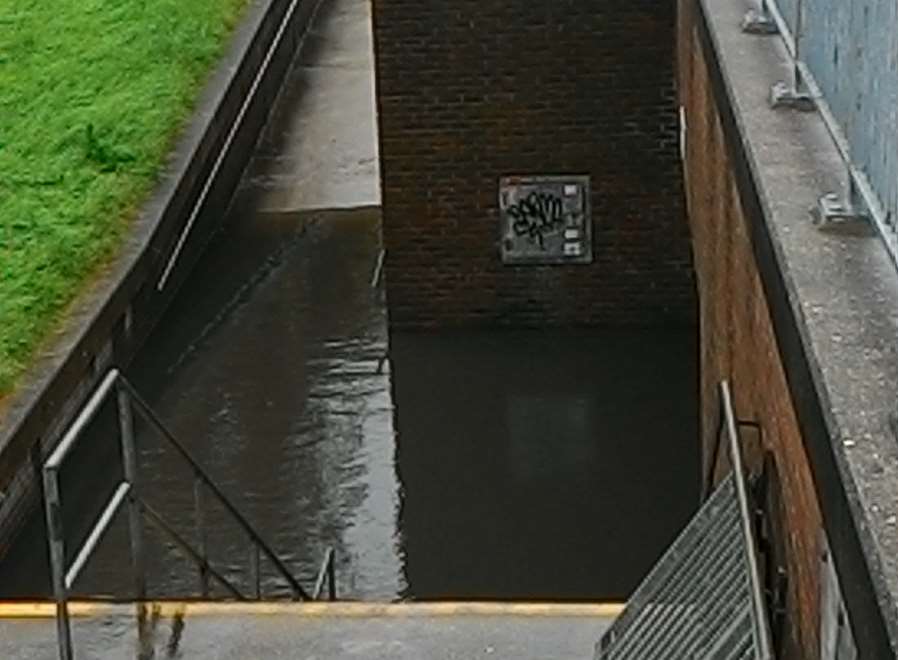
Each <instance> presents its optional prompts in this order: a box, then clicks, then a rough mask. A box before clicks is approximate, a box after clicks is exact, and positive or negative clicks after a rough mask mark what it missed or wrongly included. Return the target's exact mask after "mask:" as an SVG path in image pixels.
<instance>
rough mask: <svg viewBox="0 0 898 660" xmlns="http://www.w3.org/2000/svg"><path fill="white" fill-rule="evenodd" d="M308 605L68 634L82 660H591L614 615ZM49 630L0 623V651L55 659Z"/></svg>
mask: <svg viewBox="0 0 898 660" xmlns="http://www.w3.org/2000/svg"><path fill="white" fill-rule="evenodd" d="M312 608H313V609H311V610H310V609H309V608H308V607H307V606H300V607H298V608H294V609H290V610H284V611H278V612H263V613H261V614H255V615H254V614H252V612H251V610H247V611H244V612H241V613H228V612H202V613H199V614H194V613H193V611H192V610H193V609H196V608H191V606H188V607H187V608H186V613H185V614H184V615H183V616H181V617H180V623H176V620H178V619H176V618H175V616H173V614H172V613H171V612H162V613H161V615H160V616H159V617H158V618H157V619H156V620H155V623H154V625H150V626H147V633H146V634H145V635H144V636H143V642H141V641H140V637H139V636H138V634H137V624H136V619H135V617H134V616H133V614H132V613H130V612H128V611H127V610H126V608H119V610H121V611H117V612H114V613H107V614H103V615H94V616H91V617H89V618H79V619H75V620H74V623H73V626H72V631H73V639H74V643H75V648H76V649H77V652H78V658H79V659H83V660H121V659H122V658H128V657H131V658H133V657H139V656H138V653H139V652H140V651H141V650H142V651H143V652H144V655H143V656H142V657H144V658H151V657H156V658H174V657H177V658H192V659H194V660H213V659H214V660H226V659H228V660H231V659H233V660H246V659H247V658H295V659H297V660H323V659H325V658H327V659H334V660H342V659H347V660H348V659H351V658H364V659H365V660H421V659H422V658H428V659H430V660H462V659H464V660H469V659H471V658H490V659H491V660H549V659H552V658H557V659H558V660H571V659H574V658H580V659H582V660H588V659H589V658H591V657H592V655H593V648H594V646H595V643H596V640H598V639H599V637H600V636H601V635H602V633H603V632H604V631H605V630H606V629H607V627H608V625H609V624H610V621H611V619H610V618H609V617H608V616H605V615H603V614H602V612H601V611H599V610H596V609H594V608H593V609H583V610H580V611H577V610H573V609H572V608H558V609H557V611H553V609H549V608H544V607H540V608H538V610H531V609H530V608H526V609H522V608H519V609H511V610H509V611H501V610H500V609H498V608H490V607H488V608H482V607H476V606H475V607H472V608H467V607H459V608H456V610H457V611H455V612H450V611H448V610H445V608H439V610H435V609H434V608H431V607H427V606H414V605H412V606H408V605H401V606H389V607H378V608H376V609H372V608H367V607H366V608H362V609H359V608H357V607H350V608H346V607H338V608H337V609H335V610H334V609H331V608H317V607H315V606H312ZM166 609H167V610H171V609H172V608H170V607H169V608H166ZM10 626H15V638H16V639H17V641H22V642H26V644H23V645H22V646H26V645H27V649H23V648H22V647H21V646H19V645H16V644H11V643H10V641H11V639H12V637H13V636H12V635H5V634H4V632H6V631H7V630H9V629H10ZM54 633H55V631H54V625H53V622H52V620H20V621H15V622H12V621H3V620H0V657H4V658H16V660H46V659H47V658H52V657H55V655H56V642H55V634H54ZM151 650H152V652H153V653H154V655H150V651H151Z"/></svg>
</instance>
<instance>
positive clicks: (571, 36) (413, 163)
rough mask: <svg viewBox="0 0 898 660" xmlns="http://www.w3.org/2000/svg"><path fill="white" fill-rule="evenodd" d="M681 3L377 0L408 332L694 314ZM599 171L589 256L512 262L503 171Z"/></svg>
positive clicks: (392, 300)
mask: <svg viewBox="0 0 898 660" xmlns="http://www.w3.org/2000/svg"><path fill="white" fill-rule="evenodd" d="M675 5H676V3H675V2H674V1H673V0H669V1H667V2H664V1H660V0H593V1H590V2H587V1H585V0H576V1H575V0H552V1H551V2H546V1H537V0H428V1H426V2H422V1H421V0H373V11H374V29H375V40H376V49H377V75H378V105H379V122H380V140H381V144H380V146H381V165H382V177H383V180H382V184H383V185H382V190H383V205H384V242H385V247H386V249H387V255H388V256H387V261H386V271H385V275H386V282H387V291H388V300H389V306H390V314H391V321H392V323H393V325H394V326H398V327H426V326H439V325H463V324H507V325H543V324H555V325H565V324H604V323H634V324H635V323H639V324H651V323H669V322H689V323H691V322H692V321H693V314H694V292H693V283H692V274H691V273H692V271H691V263H690V252H689V238H688V231H687V226H686V222H685V219H684V214H683V204H682V183H681V172H680V166H679V157H678V121H677V110H676V104H675V93H674V83H673V80H674V59H675V47H674V33H675V13H676V12H675ZM527 174H589V175H591V177H592V207H593V223H594V249H595V263H593V264H592V265H588V266H573V265H565V266H561V267H559V266H553V267H544V266H537V267H534V266H527V267H521V266H517V267H510V266H503V265H502V264H501V262H500V259H499V250H498V246H497V237H498V232H499V226H498V180H499V177H500V176H503V175H527Z"/></svg>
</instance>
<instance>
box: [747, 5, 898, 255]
mask: <svg viewBox="0 0 898 660" xmlns="http://www.w3.org/2000/svg"><path fill="white" fill-rule="evenodd" d="M752 2H756V3H757V7H758V10H759V12H760V15H761V16H762V18H763V19H764V20H766V21H769V23H770V25H771V27H772V28H775V30H776V31H777V32H778V33H779V34H780V35H781V36H782V38H783V41H784V43H785V45H786V48H787V50H788V52H789V55H790V56H791V58H792V62H793V69H794V76H793V78H794V80H793V85H795V87H796V88H798V87H800V88H801V89H799V90H798V91H799V92H800V93H804V94H806V95H807V96H808V97H809V98H810V99H812V100H813V104H814V106H815V107H816V109H817V110H818V111H819V112H820V115H821V117H822V119H823V121H824V123H825V125H826V127H827V129H828V131H829V133H830V135H831V137H832V139H833V143H834V144H835V146H836V148H837V150H838V152H839V154H840V156H841V158H842V160H843V162H844V164H845V188H846V190H845V191H842V192H843V193H844V198H845V201H846V202H847V203H848V205H849V207H853V208H855V209H857V213H859V214H860V215H862V216H866V217H868V218H869V219H870V220H871V221H872V223H873V224H874V226H875V227H876V229H877V230H878V232H879V234H880V236H881V237H882V239H883V241H884V242H885V244H886V247H887V248H888V251H889V254H890V256H891V257H892V259H893V261H895V262H896V264H898V29H896V25H898V3H896V2H895V0H752Z"/></svg>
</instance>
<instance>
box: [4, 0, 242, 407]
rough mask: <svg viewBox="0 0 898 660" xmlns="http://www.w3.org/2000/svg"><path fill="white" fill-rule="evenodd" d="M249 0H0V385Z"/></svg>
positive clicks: (55, 313) (133, 204)
mask: <svg viewBox="0 0 898 660" xmlns="http://www.w3.org/2000/svg"><path fill="white" fill-rule="evenodd" d="M247 4H248V0H53V1H52V2H47V0H0V398H3V396H4V395H6V394H8V393H9V392H10V391H11V390H12V388H13V386H14V384H15V382H16V379H17V378H19V377H20V376H21V374H22V372H23V371H24V369H25V368H26V367H27V366H28V364H29V362H30V360H32V359H33V356H34V354H35V352H36V350H37V349H38V347H39V346H40V345H41V343H42V342H44V341H45V340H46V338H47V337H48V335H49V334H50V333H51V332H52V331H53V329H54V328H55V327H57V326H58V324H59V323H60V320H61V317H62V315H63V314H64V312H65V309H66V307H67V305H69V304H70V303H71V302H72V300H73V299H74V298H75V296H77V294H78V293H79V292H80V291H81V290H82V288H83V286H84V285H85V283H86V282H87V281H88V280H89V278H90V277H91V275H92V274H93V273H95V272H97V270H98V269H99V268H100V267H101V266H102V265H103V264H104V263H105V262H107V261H108V259H110V258H111V257H112V256H113V255H114V254H115V249H116V247H117V246H118V245H119V243H120V242H121V239H122V237H123V235H124V233H125V231H126V230H127V228H128V224H129V221H130V220H131V219H133V218H134V216H135V213H136V209H137V208H138V207H139V205H140V203H141V202H142V201H143V200H144V199H145V198H146V197H147V195H148V193H149V191H150V190H151V188H152V186H153V184H154V183H155V182H156V180H157V177H158V175H159V172H160V169H161V167H162V166H163V164H164V162H165V157H166V154H167V152H168V151H169V149H170V147H171V146H172V144H173V141H174V138H175V136H176V135H177V133H178V131H179V129H180V128H181V127H182V126H183V124H184V122H185V120H186V119H187V118H188V117H189V115H190V112H191V109H192V107H193V104H194V102H195V99H196V97H197V94H198V92H199V90H200V88H201V87H202V85H203V83H204V82H205V79H206V76H207V75H208V73H209V71H210V69H211V68H212V66H213V65H214V64H215V62H216V61H217V60H218V58H219V57H220V56H221V54H222V52H223V50H224V47H225V44H226V42H227V38H228V36H229V34H230V33H231V31H232V29H233V27H234V26H235V24H236V23H237V21H238V20H239V18H240V15H241V13H242V10H243V9H244V7H245V6H246V5H247Z"/></svg>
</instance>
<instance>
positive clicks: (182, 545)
mask: <svg viewBox="0 0 898 660" xmlns="http://www.w3.org/2000/svg"><path fill="white" fill-rule="evenodd" d="M138 502H139V504H140V507H141V509H142V510H143V513H144V514H146V516H147V518H148V519H149V520H150V522H152V523H153V524H154V525H156V528H157V529H159V530H160V531H161V532H163V533H164V534H165V535H166V536H168V537H169V538H170V539H171V540H172V542H173V543H174V544H175V545H176V546H178V548H179V549H180V550H181V552H183V553H184V554H186V555H187V557H188V558H189V559H192V560H193V561H194V563H196V565H197V566H199V567H200V568H202V569H203V571H204V572H205V573H206V574H208V575H209V576H211V577H212V578H213V579H214V580H215V581H216V582H218V583H219V584H220V585H221V586H222V587H224V588H225V589H226V590H227V591H228V592H229V593H230V594H231V595H232V596H233V597H234V598H236V599H237V600H241V601H245V600H248V599H247V598H246V596H244V595H243V594H242V593H240V590H239V589H237V587H235V586H234V585H233V584H232V583H231V582H230V581H229V580H228V579H227V578H226V577H225V576H224V575H222V574H221V573H219V572H218V571H217V570H215V569H214V568H213V567H212V565H211V564H210V563H209V561H208V560H207V559H206V558H205V557H203V556H202V555H201V554H200V553H199V552H197V551H196V550H195V549H194V548H193V547H192V546H191V545H190V543H189V542H188V541H187V540H186V539H185V538H184V537H183V536H181V535H180V534H178V532H176V531H175V528H174V527H172V526H171V525H169V524H168V523H167V522H166V521H165V518H163V517H162V514H160V513H159V512H158V511H156V510H155V509H154V508H153V507H151V506H150V505H149V504H147V503H146V502H145V501H143V500H142V499H140V498H138Z"/></svg>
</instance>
